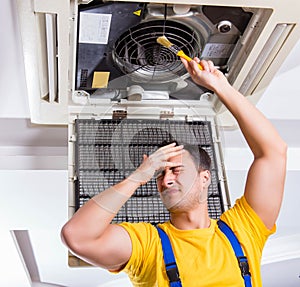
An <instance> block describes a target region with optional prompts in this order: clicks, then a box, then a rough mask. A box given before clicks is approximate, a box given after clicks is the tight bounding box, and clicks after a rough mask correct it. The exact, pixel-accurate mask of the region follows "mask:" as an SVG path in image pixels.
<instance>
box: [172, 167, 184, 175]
mask: <svg viewBox="0 0 300 287" xmlns="http://www.w3.org/2000/svg"><path fill="white" fill-rule="evenodd" d="M181 171H182V168H174V169H173V173H174V174H179V173H180V172H181Z"/></svg>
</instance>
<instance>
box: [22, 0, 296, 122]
mask: <svg viewBox="0 0 300 287" xmlns="http://www.w3.org/2000/svg"><path fill="white" fill-rule="evenodd" d="M158 2H161V3H158ZM17 3H18V11H19V15H20V17H19V20H20V29H21V34H22V40H23V48H24V60H25V72H26V80H27V88H28V92H27V94H28V97H29V103H30V113H31V120H32V122H34V123H40V124H67V123H68V119H69V107H71V106H77V107H80V106H81V107H82V106H85V105H91V106H94V105H98V106H101V107H103V108H104V109H105V107H104V106H107V104H108V103H110V104H111V105H116V106H117V105H123V106H124V107H125V106H130V105H131V104H132V103H129V104H128V102H129V101H130V100H133V99H135V100H137V99H141V100H142V101H141V102H140V103H139V104H142V103H145V102H147V103H146V104H147V105H149V101H151V100H152V103H153V105H155V106H157V105H160V106H164V105H165V106H173V107H174V105H175V106H176V104H175V103H174V101H173V100H175V102H176V101H178V100H179V101H185V102H186V103H187V102H190V103H191V104H192V105H193V104H194V105H196V106H197V107H198V106H199V105H204V103H205V104H207V105H209V106H210V107H211V109H212V110H213V112H214V113H215V114H218V115H219V118H220V119H223V120H222V125H224V126H226V125H229V126H231V125H232V122H231V121H230V120H229V121H228V122H227V121H226V118H227V116H226V112H224V111H225V109H224V107H223V106H222V105H221V104H220V102H219V101H218V99H216V97H215V96H214V95H212V94H211V93H210V92H209V91H206V90H204V89H201V87H194V86H193V85H192V84H191V83H190V82H189V81H188V79H187V78H186V77H187V75H186V73H185V70H184V68H183V66H182V64H181V63H180V61H179V59H178V58H177V57H176V56H175V55H174V54H172V53H171V52H170V51H168V50H167V49H164V48H162V47H160V46H159V45H158V44H157V43H156V38H157V37H158V36H161V35H162V34H165V35H166V36H167V37H168V38H169V39H170V40H171V42H173V43H174V44H176V45H178V46H179V47H181V48H182V49H183V50H184V51H185V52H186V53H187V54H188V55H189V56H191V57H194V56H198V57H203V58H206V59H211V60H213V61H214V63H215V65H218V66H220V69H221V70H222V71H223V72H224V73H225V74H226V75H227V77H228V79H229V81H230V82H231V83H232V84H233V85H234V86H235V87H236V88H237V89H238V90H240V91H241V92H242V93H243V94H244V95H245V96H251V97H249V99H251V101H252V102H254V103H256V102H257V101H258V99H259V97H260V96H261V95H262V92H263V91H264V90H265V88H266V87H267V86H268V84H269V83H270V81H271V80H272V78H273V77H274V75H275V73H276V71H277V70H278V68H279V67H280V64H281V63H282V62H283V60H284V59H285V57H286V56H287V55H288V53H289V51H290V50H291V49H292V47H293V46H294V44H295V43H296V42H297V40H298V39H299V34H300V32H299V29H300V28H299V21H300V18H299V15H298V10H297V9H295V7H297V6H298V5H299V4H298V1H297V0H288V1H285V2H282V1H271V2H270V1H264V0H256V1H241V0H240V1H239V0H238V1H237V0H235V1H230V0H228V1H215V0H207V1H205V2H203V1H199V0H194V1H192V2H189V4H186V1H176V3H174V2H173V1H167V0H166V1H147V2H144V1H127V2H125V1H106V0H104V1H97V0H95V1H89V0H81V1H79V0H78V1H74V0H53V1H42V0H18V1H17ZM156 100H158V101H159V102H158V103H157V102H156ZM201 100H203V101H202V102H201ZM204 106H205V105H204Z"/></svg>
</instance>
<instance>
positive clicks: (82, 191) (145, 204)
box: [75, 119, 224, 223]
mask: <svg viewBox="0 0 300 287" xmlns="http://www.w3.org/2000/svg"><path fill="white" fill-rule="evenodd" d="M75 129H76V134H77V140H76V144H75V158H76V173H77V180H76V184H75V195H76V209H78V208H79V207H81V206H82V205H83V204H84V203H85V202H86V201H87V200H88V199H90V198H91V197H93V196H94V195H96V194H98V193H99V192H101V191H103V190H104V189H107V188H109V187H110V186H111V185H114V184H116V183H117V182H119V181H121V180H122V179H124V178H125V177H127V176H128V175H129V174H130V173H131V172H132V171H133V170H135V169H136V168H137V167H138V166H139V164H140V163H141V161H142V158H143V154H151V153H152V152H153V151H154V150H156V149H157V147H158V146H159V145H160V144H161V143H162V142H163V141H165V140H167V141H170V140H174V139H175V140H177V141H178V142H186V143H189V144H195V145H198V146H201V147H202V148H203V149H205V150H206V151H207V152H208V154H209V155H210V157H211V159H212V169H211V175H212V183H211V185H210V187H209V195H208V205H209V215H210V217H211V218H218V217H219V216H220V215H221V214H222V212H223V211H224V206H223V200H222V195H221V190H220V185H219V179H218V176H217V175H218V173H217V165H216V162H215V151H214V146H213V143H212V136H211V126H210V122H208V121H197V122H185V121H173V120H172V121H170V120H144V119H143V120H137V119H123V120H107V119H103V120H93V119H78V120H76V124H75ZM168 219H169V212H168V211H167V210H166V208H165V207H164V205H163V204H162V203H161V201H160V198H159V195H158V192H157V187H156V182H155V179H152V180H150V181H149V182H148V183H147V184H145V185H143V186H141V187H140V188H139V189H138V190H137V191H136V192H135V194H134V195H133V196H132V197H131V198H130V199H129V200H128V201H127V203H126V204H125V205H124V206H123V207H122V209H121V210H120V211H119V213H118V214H117V215H116V217H115V218H114V222H116V223H119V222H123V221H128V222H140V221H146V222H151V223H159V222H164V221H167V220H168Z"/></svg>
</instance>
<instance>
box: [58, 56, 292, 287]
mask: <svg viewBox="0 0 300 287" xmlns="http://www.w3.org/2000/svg"><path fill="white" fill-rule="evenodd" d="M182 62H183V64H184V65H185V67H186V69H187V71H188V72H189V73H190V75H191V77H192V79H193V81H194V82H195V83H196V84H199V85H201V86H204V87H206V88H208V89H210V90H212V91H214V92H215V94H216V95H217V96H218V97H219V99H220V100H221V101H222V102H223V104H224V105H225V106H226V107H227V108H228V110H229V111H230V112H231V113H232V114H233V116H234V117H235V118H236V120H237V122H238V124H239V127H240V128H241V131H242V132H243V134H244V137H245V139H246V141H247V143H248V145H249V147H250V149H251V150H252V152H253V155H254V160H253V163H252V165H251V167H250V169H249V172H248V176H247V182H246V185H245V190H244V195H243V196H242V198H241V199H239V200H238V201H237V202H236V204H235V205H234V206H233V207H232V208H231V209H230V210H228V211H226V212H225V213H224V214H222V216H221V219H222V220H223V221H224V222H226V223H227V224H228V225H229V226H230V227H231V229H232V230H233V231H234V233H235V234H236V236H237V238H238V240H239V242H240V243H241V246H242V248H243V249H244V253H245V255H246V256H247V258H248V261H249V266H250V272H251V275H252V276H251V278H252V279H251V280H252V286H255V287H257V286H261V284H262V283H261V276H260V259H261V254H262V249H263V247H264V244H265V242H266V240H267V238H268V236H269V235H270V234H272V233H274V232H275V221H276V219H277V217H278V213H279V210H280V206H281V202H282V196H283V189H284V180H285V168H286V149H287V147H286V144H285V143H284V142H283V140H282V139H281V138H280V136H279V135H278V133H277V132H276V130H275V129H274V128H273V126H272V125H271V123H270V122H269V121H268V120H267V119H266V118H265V117H264V116H263V115H262V114H261V113H260V112H259V111H258V110H257V109H256V108H255V107H254V106H253V105H252V104H250V103H249V102H248V101H247V99H246V98H245V97H244V96H243V95H241V94H240V93H239V92H238V91H236V90H235V89H234V88H233V87H232V86H231V85H230V84H229V83H228V81H227V79H226V77H225V76H224V75H223V74H222V73H221V72H220V71H218V70H217V69H216V68H215V67H214V65H213V63H212V62H210V61H204V60H202V61H200V60H199V59H197V58H195V59H194V60H193V61H190V62H187V61H185V60H183V59H182ZM199 63H200V65H201V66H202V67H203V70H200V69H199V66H198V64H199ZM202 158H203V157H202ZM156 172H159V175H158V177H157V186H158V191H159V192H160V196H161V199H162V201H163V203H164V204H165V206H166V207H167V208H168V210H169V211H170V222H167V223H164V224H162V225H160V226H161V228H162V229H163V230H165V232H166V233H167V234H168V237H169V238H170V241H171V243H172V247H173V250H174V254H175V258H176V262H177V266H178V269H179V273H180V278H181V282H182V285H183V286H188V287H193V286H197V287H198V286H231V287H232V286H240V287H241V286H244V282H243V278H242V276H241V271H240V269H239V266H238V263H237V260H236V257H235V255H234V252H233V249H232V247H231V245H230V243H229V241H228V240H227V238H226V237H225V235H224V234H223V233H222V232H221V231H220V230H219V228H218V226H217V224H216V221H215V220H212V219H210V218H209V216H208V208H207V200H206V199H207V190H208V186H209V184H210V172H209V167H208V166H207V165H206V166H203V163H201V162H200V164H199V165H197V163H195V160H194V158H193V157H192V155H191V153H190V152H188V151H186V150H185V149H184V146H176V145H175V143H172V144H169V145H166V146H164V147H161V148H159V149H158V150H157V151H155V152H154V153H153V154H151V155H150V156H144V160H143V162H142V164H141V165H140V166H139V167H138V168H137V170H136V171H134V172H133V173H132V174H131V175H130V176H129V177H128V178H127V179H125V180H123V181H121V182H120V183H117V184H116V185H114V186H112V187H111V188H109V189H107V190H105V191H103V192H101V193H100V194H99V195H97V196H95V197H94V198H93V199H91V200H90V201H88V202H87V203H86V204H85V205H84V206H83V207H81V208H80V209H79V210H78V211H77V212H76V213H75V215H74V216H73V217H72V218H71V219H70V220H69V222H67V223H66V225H65V226H64V227H63V229H62V237H63V240H64V242H65V244H66V245H67V246H68V247H69V248H70V249H71V250H72V251H73V252H74V253H76V254H77V255H78V256H80V257H81V258H83V259H84V260H86V261H88V262H90V263H91V264H94V265H96V266H100V267H102V268H106V269H108V270H110V271H112V272H120V271H125V272H127V273H128V275H129V277H130V279H131V281H132V283H133V285H134V286H159V287H161V286H169V282H168V278H167V275H166V271H165V265H164V260H163V254H162V247H161V243H160V239H159V236H158V233H157V230H156V228H155V227H154V226H152V225H151V224H149V223H136V224H130V223H123V224H121V225H118V224H111V220H112V219H113V218H114V216H115V214H116V213H117V212H118V210H119V209H120V208H121V206H122V205H123V204H124V203H125V202H126V200H128V198H130V196H132V194H133V193H134V192H135V190H136V189H137V188H138V187H139V186H140V185H142V184H145V183H146V182H148V181H149V180H150V179H151V178H152V177H153V175H154V174H155V173H156Z"/></svg>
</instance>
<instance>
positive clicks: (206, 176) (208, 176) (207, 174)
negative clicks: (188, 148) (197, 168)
mask: <svg viewBox="0 0 300 287" xmlns="http://www.w3.org/2000/svg"><path fill="white" fill-rule="evenodd" d="M201 174H202V180H203V185H204V186H205V187H209V185H210V184H211V174H210V171H209V170H208V169H206V170H203V171H201Z"/></svg>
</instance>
